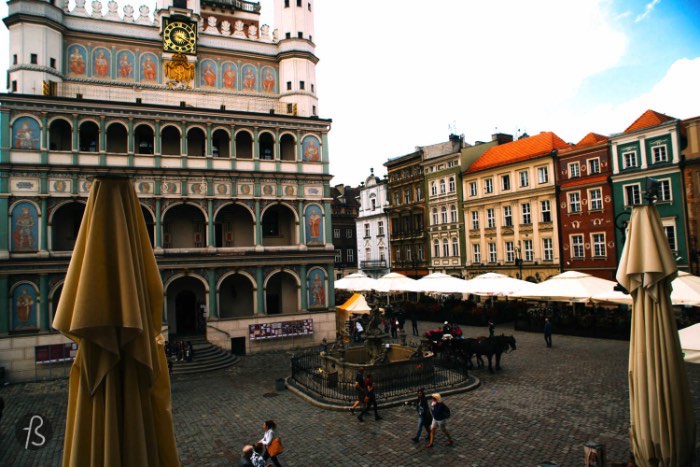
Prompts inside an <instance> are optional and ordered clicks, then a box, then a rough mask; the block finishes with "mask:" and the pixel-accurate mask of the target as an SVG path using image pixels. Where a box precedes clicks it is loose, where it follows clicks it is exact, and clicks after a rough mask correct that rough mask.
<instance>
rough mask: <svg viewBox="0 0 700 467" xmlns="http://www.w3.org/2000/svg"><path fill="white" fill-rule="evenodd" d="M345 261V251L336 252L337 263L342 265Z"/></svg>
mask: <svg viewBox="0 0 700 467" xmlns="http://www.w3.org/2000/svg"><path fill="white" fill-rule="evenodd" d="M342 261H343V251H342V250H340V249H338V250H335V262H336V263H340V262H342Z"/></svg>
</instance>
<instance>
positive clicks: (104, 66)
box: [92, 48, 110, 78]
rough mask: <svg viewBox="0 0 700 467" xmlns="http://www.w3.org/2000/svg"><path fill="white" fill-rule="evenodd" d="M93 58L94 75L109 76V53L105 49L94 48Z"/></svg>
mask: <svg viewBox="0 0 700 467" xmlns="http://www.w3.org/2000/svg"><path fill="white" fill-rule="evenodd" d="M94 54H95V58H94V59H93V62H92V63H93V69H94V70H95V75H96V76H97V77H99V78H109V57H110V53H109V51H108V50H107V49H104V48H99V49H95V52H94Z"/></svg>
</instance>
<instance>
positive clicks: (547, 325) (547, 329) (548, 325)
mask: <svg viewBox="0 0 700 467" xmlns="http://www.w3.org/2000/svg"><path fill="white" fill-rule="evenodd" d="M544 341H545V342H546V343H547V347H551V346H552V322H551V321H550V320H549V318H545V319H544Z"/></svg>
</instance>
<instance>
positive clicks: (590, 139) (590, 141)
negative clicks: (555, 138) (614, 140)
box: [559, 132, 609, 154]
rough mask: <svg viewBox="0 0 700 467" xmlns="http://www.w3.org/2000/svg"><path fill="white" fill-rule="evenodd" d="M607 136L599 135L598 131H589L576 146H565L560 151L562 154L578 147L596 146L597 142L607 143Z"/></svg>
mask: <svg viewBox="0 0 700 467" xmlns="http://www.w3.org/2000/svg"><path fill="white" fill-rule="evenodd" d="M608 139H609V138H608V137H607V136H603V135H599V134H598V133H593V132H591V133H588V134H587V135H586V136H584V137H583V138H582V139H581V141H579V142H578V143H576V144H575V145H574V146H569V147H568V148H564V149H562V150H561V151H559V153H560V154H563V153H567V152H571V151H576V150H577V149H584V148H587V147H591V146H595V145H596V144H600V143H605V142H607V141H608Z"/></svg>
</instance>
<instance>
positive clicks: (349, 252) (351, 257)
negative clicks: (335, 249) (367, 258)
mask: <svg viewBox="0 0 700 467" xmlns="http://www.w3.org/2000/svg"><path fill="white" fill-rule="evenodd" d="M345 258H346V259H347V262H348V263H354V262H355V250H353V249H352V248H348V250H347V251H346V252H345Z"/></svg>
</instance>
